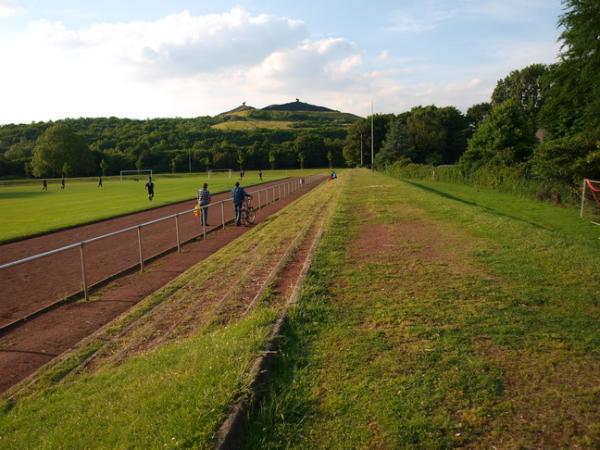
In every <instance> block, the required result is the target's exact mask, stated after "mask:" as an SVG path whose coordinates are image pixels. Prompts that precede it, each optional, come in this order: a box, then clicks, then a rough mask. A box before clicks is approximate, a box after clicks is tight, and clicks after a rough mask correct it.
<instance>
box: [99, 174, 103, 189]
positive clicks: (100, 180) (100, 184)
mask: <svg viewBox="0 0 600 450" xmlns="http://www.w3.org/2000/svg"><path fill="white" fill-rule="evenodd" d="M98 187H102V175H100V176H99V177H98Z"/></svg>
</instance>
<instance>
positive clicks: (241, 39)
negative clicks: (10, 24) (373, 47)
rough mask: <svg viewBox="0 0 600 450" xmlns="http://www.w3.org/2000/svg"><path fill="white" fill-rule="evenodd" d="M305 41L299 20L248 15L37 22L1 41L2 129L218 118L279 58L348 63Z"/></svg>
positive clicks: (339, 47) (335, 45) (333, 50)
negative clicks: (73, 24) (58, 122)
mask: <svg viewBox="0 0 600 450" xmlns="http://www.w3.org/2000/svg"><path fill="white" fill-rule="evenodd" d="M306 34H307V32H306V29H305V26H304V24H303V23H302V22H301V21H297V20H291V19H287V18H284V17H275V16H271V15H265V14H260V15H251V14H249V13H248V12H247V11H245V10H243V9H241V8H234V9H232V10H230V11H228V12H225V13H223V14H209V15H205V16H192V15H191V14H189V13H188V12H185V11H184V12H182V13H179V14H173V15H169V16H167V17H164V18H162V19H159V20H156V21H152V22H148V21H146V22H127V23H113V24H95V25H92V26H89V27H85V28H82V29H69V28H67V27H65V25H63V24H62V23H60V22H50V21H47V20H41V21H36V22H32V23H30V25H29V27H28V28H27V30H25V31H24V32H22V33H20V34H19V35H12V36H11V37H10V38H9V39H5V40H4V41H0V60H2V61H3V65H4V67H10V68H11V70H3V71H0V98H2V99H3V108H2V110H1V111H0V123H6V122H11V121H23V120H27V121H28V120H31V119H32V118H33V119H35V120H47V119H50V118H59V117H66V116H70V117H73V116H78V115H86V116H98V115H123V116H133V117H148V116H167V115H192V116H193V115H199V114H206V113H214V112H216V111H215V109H214V108H215V107H216V108H219V107H221V105H222V103H223V102H222V101H220V98H219V95H220V94H223V93H224V94H225V95H224V98H226V97H228V96H229V95H227V94H228V93H230V92H231V91H237V90H239V88H240V85H239V83H240V82H246V81H247V80H248V77H247V76H245V73H247V72H248V71H250V70H251V69H252V68H253V67H257V66H260V65H261V64H263V62H264V61H265V60H268V59H269V58H273V55H277V54H278V53H283V54H287V53H288V52H292V53H293V52H294V51H295V52H299V53H306V54H307V55H315V58H314V60H313V61H310V60H307V63H316V64H319V63H322V62H324V61H326V60H327V59H328V58H330V57H332V56H335V55H337V56H338V57H340V58H342V57H344V56H347V52H345V51H344V50H343V47H344V45H346V44H345V42H343V41H342V40H331V39H330V40H323V41H314V42H312V41H307V40H305V37H306ZM312 69H314V68H312ZM312 69H311V68H308V67H307V68H306V69H305V70H306V71H307V72H310V71H311V70H312ZM230 82H232V83H235V84H228V83H230ZM178 85H185V86H187V87H188V89H189V91H187V92H182V90H181V89H180V88H179V87H178ZM206 86H211V87H212V88H211V89H212V90H210V91H206V90H205V87H206ZM202 92H205V93H206V95H205V96H200V95H199V94H198V93H202ZM174 95H175V96H174ZM192 103H193V104H192ZM178 105H184V106H183V107H182V108H179V107H178ZM217 111H218V110H217Z"/></svg>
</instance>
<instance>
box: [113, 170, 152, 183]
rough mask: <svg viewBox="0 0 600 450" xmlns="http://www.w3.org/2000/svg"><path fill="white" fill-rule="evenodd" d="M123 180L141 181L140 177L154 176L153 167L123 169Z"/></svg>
mask: <svg viewBox="0 0 600 450" xmlns="http://www.w3.org/2000/svg"><path fill="white" fill-rule="evenodd" d="M120 175H121V181H123V180H131V179H133V180H135V181H139V179H140V177H145V176H150V177H151V176H152V169H140V170H137V169H136V170H121V173H120Z"/></svg>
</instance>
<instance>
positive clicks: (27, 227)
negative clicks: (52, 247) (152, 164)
mask: <svg viewBox="0 0 600 450" xmlns="http://www.w3.org/2000/svg"><path fill="white" fill-rule="evenodd" d="M319 171H320V172H322V171H323V169H319V170H313V169H310V170H305V171H304V172H301V171H299V170H288V171H284V170H280V171H279V170H276V171H270V170H265V171H264V172H263V181H264V182H267V181H273V180H277V179H280V178H284V177H286V176H300V174H301V173H302V174H303V175H307V174H310V173H316V172H319ZM237 177H238V173H237V172H233V175H232V178H231V179H230V178H229V177H228V174H227V173H219V174H218V175H217V174H215V175H212V176H211V178H210V179H208V178H207V175H206V173H203V174H197V175H195V176H183V175H182V176H173V175H163V176H161V175H157V176H155V177H154V184H155V197H154V200H153V201H149V200H148V197H147V195H146V190H145V177H143V176H142V177H140V178H139V181H133V180H132V179H129V180H127V181H123V182H120V181H119V178H118V177H111V178H105V179H104V180H103V186H104V187H102V188H98V187H97V184H98V179H97V178H93V177H91V178H88V179H87V180H86V179H83V180H81V179H80V180H78V181H77V182H70V180H67V186H66V189H65V190H61V189H60V180H52V181H51V182H50V184H49V187H48V191H47V192H44V191H42V190H41V181H38V182H37V183H36V184H21V183H19V184H14V185H6V186H0V216H1V217H2V221H1V222H0V242H4V241H8V240H13V239H16V238H23V237H26V236H30V235H34V234H39V233H46V232H50V231H55V230H59V229H61V228H65V227H70V226H74V225H80V224H84V223H89V222H93V221H97V220H102V219H107V218H110V217H114V216H117V215H122V214H127V213H132V212H136V211H143V210H146V209H151V208H156V207H158V206H164V205H168V204H170V203H175V202H179V201H184V200H190V199H193V198H194V197H195V196H196V192H197V191H198V189H199V188H201V187H202V184H203V183H205V182H206V183H208V185H209V190H210V191H211V192H212V193H213V194H214V193H218V192H223V191H227V190H229V189H231V187H232V186H233V184H234V183H235V181H237ZM257 183H260V180H259V177H258V172H247V173H246V176H245V178H244V180H243V184H244V185H245V186H250V185H253V184H257Z"/></svg>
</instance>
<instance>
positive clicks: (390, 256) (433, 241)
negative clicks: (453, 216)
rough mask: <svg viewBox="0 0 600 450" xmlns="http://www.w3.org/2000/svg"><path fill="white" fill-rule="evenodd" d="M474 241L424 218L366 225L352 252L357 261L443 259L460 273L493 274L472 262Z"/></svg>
mask: <svg viewBox="0 0 600 450" xmlns="http://www.w3.org/2000/svg"><path fill="white" fill-rule="evenodd" d="M473 247H474V245H473V243H469V242H467V241H465V239H461V238H459V237H458V236H454V235H452V234H450V233H449V232H447V231H446V230H441V229H440V228H439V227H437V226H436V225H435V224H433V223H431V222H427V221H424V220H420V219H416V220H408V221H402V222H397V223H393V224H380V223H375V224H373V223H369V224H365V225H363V226H362V228H361V229H360V231H359V233H358V235H357V238H356V239H355V240H354V241H353V242H352V245H351V248H350V254H351V257H352V259H353V260H355V261H356V262H357V263H369V262H406V261H407V260H412V261H420V262H423V263H439V264H442V265H444V266H446V267H447V269H448V270H449V271H450V272H452V273H456V274H471V275H479V276H483V277H485V278H488V279H490V278H493V277H492V276H491V275H489V274H487V273H485V272H484V271H483V270H482V269H481V268H479V267H477V266H475V265H474V264H471V263H470V262H469V256H468V253H469V252H470V251H472V250H473Z"/></svg>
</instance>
